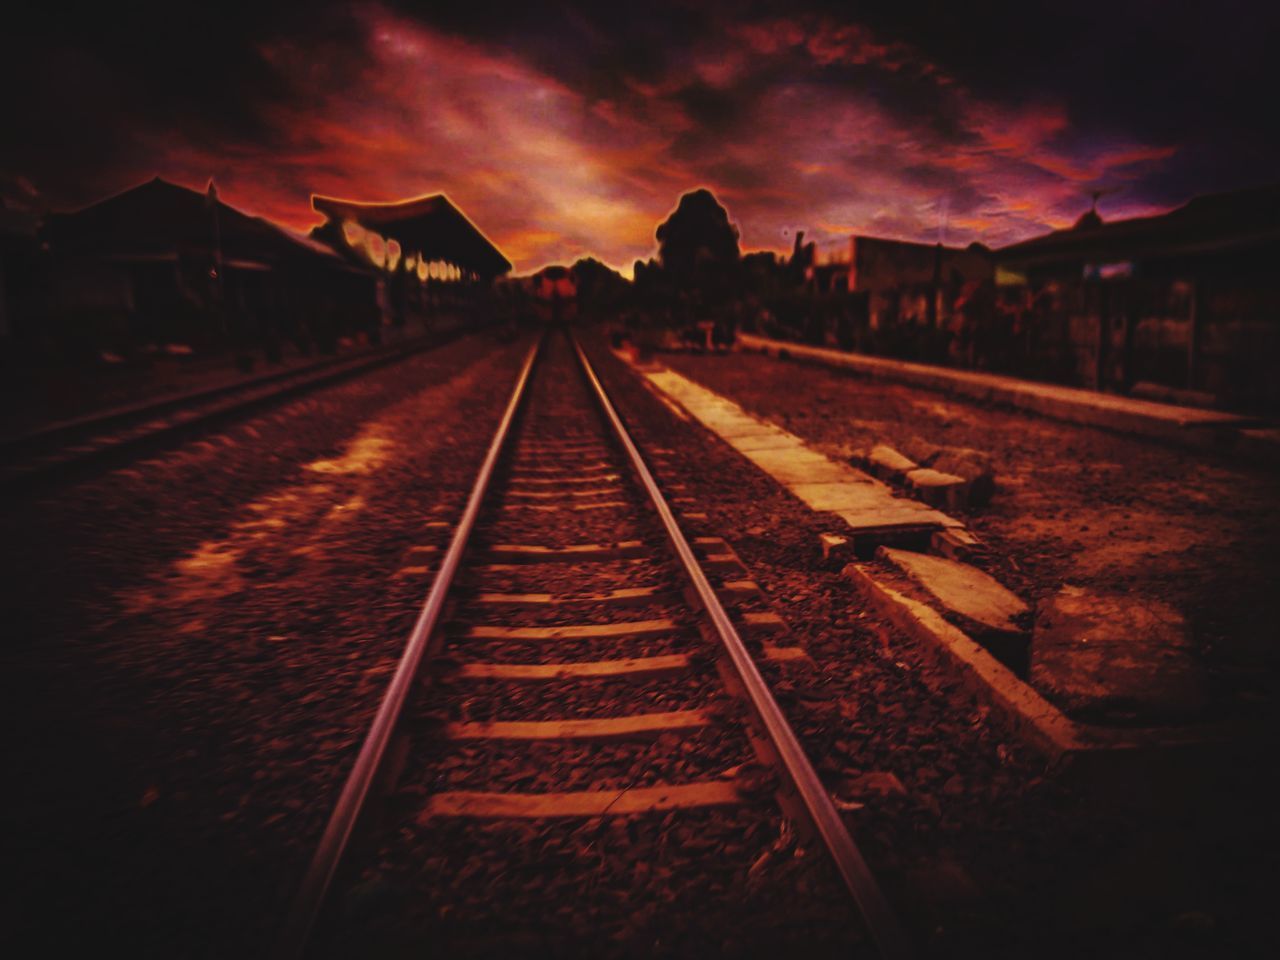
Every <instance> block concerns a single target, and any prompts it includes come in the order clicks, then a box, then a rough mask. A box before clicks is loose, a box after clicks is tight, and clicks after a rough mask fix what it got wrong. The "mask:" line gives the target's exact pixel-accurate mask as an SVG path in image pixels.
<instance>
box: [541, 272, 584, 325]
mask: <svg viewBox="0 0 1280 960" xmlns="http://www.w3.org/2000/svg"><path fill="white" fill-rule="evenodd" d="M530 279H531V286H532V294H533V309H534V313H535V314H536V315H537V317H538V319H539V320H541V321H542V322H543V323H557V324H558V323H572V322H573V321H574V320H576V319H577V316H578V278H577V276H576V275H575V274H574V272H573V270H571V269H570V268H569V267H561V266H553V267H544V268H543V269H541V270H539V271H538V272H537V273H535V274H534V275H533V276H532V277H531V278H530Z"/></svg>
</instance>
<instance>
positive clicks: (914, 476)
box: [906, 467, 969, 510]
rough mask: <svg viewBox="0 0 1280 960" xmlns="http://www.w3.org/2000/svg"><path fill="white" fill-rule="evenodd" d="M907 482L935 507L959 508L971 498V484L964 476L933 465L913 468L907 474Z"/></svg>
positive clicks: (926, 501)
mask: <svg viewBox="0 0 1280 960" xmlns="http://www.w3.org/2000/svg"><path fill="white" fill-rule="evenodd" d="M906 483H907V488H908V489H909V490H910V491H911V492H912V493H913V494H915V495H916V496H917V497H919V498H920V499H921V500H923V501H924V502H925V503H927V504H930V505H932V506H935V507H943V508H945V509H947V510H958V509H960V508H961V507H963V506H965V504H966V503H968V500H969V497H968V491H969V484H968V483H967V482H965V479H964V478H963V477H957V476H956V475H955V474H953V473H943V472H942V471H941V470H934V469H933V468H932V467H920V468H919V469H916V470H912V471H911V472H910V473H908V474H907V476H906Z"/></svg>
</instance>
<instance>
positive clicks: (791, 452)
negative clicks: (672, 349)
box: [639, 370, 963, 550]
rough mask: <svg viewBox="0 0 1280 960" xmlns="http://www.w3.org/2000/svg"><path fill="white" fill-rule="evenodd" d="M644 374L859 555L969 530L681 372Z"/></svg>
mask: <svg viewBox="0 0 1280 960" xmlns="http://www.w3.org/2000/svg"><path fill="white" fill-rule="evenodd" d="M639 372H640V373H641V375H642V376H643V377H644V378H645V379H646V382H647V383H648V384H649V385H650V386H651V387H654V388H657V389H658V390H660V391H662V393H663V394H664V395H666V396H668V397H669V398H671V399H672V400H674V401H676V402H678V403H679V404H680V405H681V407H682V408H683V409H684V410H686V411H687V412H688V413H689V414H691V415H692V416H693V417H694V418H695V419H696V420H698V421H699V422H700V423H702V425H703V426H705V427H706V428H707V429H709V430H710V431H712V432H713V433H715V434H717V435H718V436H720V437H721V438H722V439H723V440H725V442H726V443H728V444H729V445H730V446H732V447H734V448H735V449H736V450H738V452H739V453H741V454H742V455H743V456H745V457H746V458H747V459H748V460H750V461H751V462H752V463H754V464H755V465H756V466H757V467H759V468H760V469H761V470H763V471H764V472H765V473H767V474H769V475H770V476H771V477H773V478H774V479H775V480H777V481H778V482H779V483H781V484H782V485H783V486H785V487H786V488H787V489H788V490H789V491H790V492H791V493H793V494H795V496H796V497H798V498H799V499H800V500H801V501H802V502H804V503H805V504H806V505H808V506H809V507H810V508H811V509H813V510H821V511H824V512H831V513H835V514H836V515H837V516H839V517H840V518H841V519H842V520H844V521H845V523H846V524H848V525H849V526H850V527H851V528H852V529H853V532H854V533H855V534H856V535H857V542H858V549H859V550H862V549H874V548H875V545H876V543H877V542H883V541H882V540H880V539H879V537H880V535H881V533H883V532H886V531H889V532H895V531H902V530H908V531H911V532H913V533H915V532H922V533H925V534H926V535H927V532H928V531H930V530H932V529H941V528H961V529H962V528H963V524H961V523H960V522H959V521H958V520H955V519H953V518H952V517H949V516H947V515H946V514H944V513H941V512H940V511H938V510H934V509H932V508H931V507H929V506H927V505H926V504H923V503H920V502H918V501H915V500H910V499H906V498H902V497H895V496H894V495H893V491H892V490H891V489H890V488H889V487H888V486H886V485H885V484H884V483H882V482H880V481H879V480H877V479H875V478H874V477H872V476H871V475H870V474H868V473H865V472H863V471H861V470H858V469H855V468H854V467H851V466H849V465H847V464H844V463H839V462H837V461H835V460H832V459H831V458H830V457H827V456H824V455H823V454H821V453H819V452H817V451H816V450H812V449H810V448H809V447H808V446H806V445H805V443H804V441H803V440H801V439H800V438H799V437H797V436H795V435H794V434H792V433H789V432H787V431H786V430H783V429H781V428H780V427H776V426H774V425H773V424H770V423H767V422H766V421H764V420H760V419H758V418H756V417H753V416H751V415H750V414H749V413H747V412H746V411H745V410H743V409H742V408H741V407H740V406H738V405H737V404H735V403H732V402H731V401H728V400H726V399H724V398H723V397H721V396H719V395H718V394H716V393H715V392H714V391H711V390H708V389H706V388H705V387H703V386H701V385H700V384H697V383H694V382H693V381H692V380H689V379H687V378H686V377H683V376H681V375H680V374H678V373H676V372H675V371H672V370H662V371H649V370H639ZM886 449H887V448H886ZM902 459H903V460H904V461H905V462H907V463H910V461H906V460H905V458H902ZM911 466H913V467H914V466H915V464H911ZM864 541H865V543H864ZM867 544H869V546H867Z"/></svg>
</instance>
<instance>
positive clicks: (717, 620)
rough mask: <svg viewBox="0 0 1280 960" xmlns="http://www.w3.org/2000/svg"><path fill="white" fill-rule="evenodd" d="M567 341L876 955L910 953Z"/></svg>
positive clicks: (586, 364) (585, 364)
mask: <svg viewBox="0 0 1280 960" xmlns="http://www.w3.org/2000/svg"><path fill="white" fill-rule="evenodd" d="M573 346H574V349H575V350H576V351H577V354H578V361H579V363H580V364H581V365H582V369H583V372H584V373H585V374H586V377H587V380H588V382H590V384H591V386H592V387H593V389H594V391H595V394H596V399H597V400H598V401H599V403H600V406H601V408H602V409H603V410H604V413H605V416H606V419H607V420H608V421H609V423H610V424H611V425H612V427H613V430H614V433H615V435H616V436H617V439H618V441H619V442H620V443H621V444H622V447H623V449H624V450H625V451H626V454H627V457H628V458H629V459H630V461H631V465H632V466H633V467H634V468H635V471H636V474H637V476H639V478H640V481H641V483H642V484H643V485H644V488H645V492H646V493H647V494H648V495H649V499H650V501H652V503H653V505H654V507H655V508H656V509H657V511H658V515H659V516H660V517H661V518H662V524H663V526H664V527H665V528H666V532H667V537H668V539H669V540H670V541H671V544H672V546H673V547H674V548H675V551H676V553H677V555H678V556H679V557H680V562H681V564H682V565H683V566H684V569H685V573H687V574H688V576H689V579H690V581H692V583H693V586H694V588H695V589H696V590H697V593H698V597H699V599H700V600H701V601H702V605H703V607H704V608H705V609H706V611H707V614H708V616H709V617H710V618H711V622H712V625H713V626H714V627H715V629H716V633H717V634H718V635H719V637H720V641H721V643H722V644H723V645H724V648H725V652H726V653H727V654H728V656H729V660H730V662H731V663H732V665H733V668H734V671H735V672H736V673H737V675H738V678H739V680H740V681H741V682H742V685H743V687H744V689H745V690H746V693H747V696H748V698H749V699H750V701H751V705H752V707H753V708H754V709H755V711H756V714H757V716H759V718H760V721H761V723H762V724H763V725H764V727H765V731H766V732H767V734H768V736H769V739H770V741H771V742H772V744H773V747H774V749H775V750H776V751H777V753H778V756H779V757H780V758H781V760H782V763H783V765H784V766H785V768H786V771H787V774H788V776H789V777H790V778H791V781H792V783H793V784H794V786H795V788H796V791H797V793H799V795H800V798H801V801H802V802H803V803H804V806H805V809H806V811H807V812H808V814H809V816H810V817H811V818H812V820H813V824H814V826H815V827H816V829H817V831H818V833H819V835H820V836H821V837H822V839H823V842H824V844H825V845H826V847H827V850H828V852H830V854H831V857H832V859H833V860H834V861H835V864H836V868H837V869H838V870H839V872H840V876H841V877H842V879H843V880H844V883H845V886H846V887H847V888H848V890H849V892H850V894H852V896H853V899H854V902H855V903H856V904H857V906H858V910H859V912H860V913H861V914H862V918H863V920H864V921H865V923H866V925H867V930H868V932H869V933H870V934H871V938H872V940H873V941H875V944H876V947H877V948H878V950H879V952H880V955H881V956H882V957H886V958H893V960H897V958H902V957H909V956H912V955H913V953H914V951H913V950H912V947H911V942H910V940H909V939H908V938H907V935H906V933H905V931H904V930H903V928H902V926H901V924H900V923H899V922H898V918H897V916H896V915H895V914H894V912H893V909H892V908H891V907H890V906H889V902H888V900H886V899H885V897H884V894H883V893H882V892H881V891H880V885H879V884H878V883H877V882H876V879H875V877H874V876H873V875H872V873H871V869H870V867H868V866H867V862H866V860H865V859H863V856H862V852H861V851H860V850H859V849H858V847H857V844H855V843H854V841H853V837H851V836H850V835H849V831H848V830H847V829H846V828H845V825H844V821H843V820H841V818H840V813H839V811H837V810H836V808H835V804H833V803H832V802H831V795H830V794H829V793H827V790H826V788H825V787H824V786H823V785H822V781H821V780H820V779H819V778H818V774H817V771H815V770H814V769H813V764H811V763H810V762H809V758H808V756H806V755H805V752H804V748H803V747H801V745H800V741H799V740H798V739H797V738H796V735H795V733H794V731H792V729H791V725H790V724H789V723H788V722H787V719H786V717H785V716H784V715H783V713H782V710H781V708H779V706H778V703H777V701H776V700H774V698H773V694H772V693H770V691H769V686H768V684H767V683H766V682H765V680H764V678H763V677H762V676H761V675H760V671H759V670H758V669H757V668H756V665H755V662H754V661H753V660H752V657H751V654H750V653H748V652H747V648H746V646H745V645H744V644H743V642H742V637H741V636H739V634H738V630H737V628H736V627H735V626H734V625H733V621H732V620H731V619H730V618H729V614H728V613H727V612H726V611H725V609H724V607H723V605H721V603H720V598H719V597H718V596H716V592H715V589H714V588H713V587H712V586H711V583H710V582H709V581H708V580H707V576H706V574H705V573H703V571H702V567H701V566H700V565H699V563H698V560H697V557H695V556H694V553H693V549H692V548H691V547H690V546H689V541H688V540H686V539H685V536H684V534H683V533H682V532H681V530H680V526H679V524H678V523H677V522H676V518H675V515H674V514H673V513H672V511H671V508H670V507H669V506H668V505H667V502H666V499H665V498H664V497H663V495H662V491H661V490H660V489H659V488H658V484H657V482H656V481H655V480H654V478H653V474H652V473H650V472H649V468H648V466H647V465H646V464H645V462H644V458H643V457H642V456H641V455H640V451H639V450H638V449H637V448H636V445H635V443H634V442H633V441H632V439H631V436H630V434H629V433H628V432H627V428H626V427H625V426H624V425H623V423H622V419H621V418H620V417H619V416H618V412H617V410H615V409H614V406H613V403H612V401H610V399H609V394H608V392H607V391H606V390H605V388H604V385H603V384H602V383H601V382H600V378H599V377H597V376H596V372H595V370H594V369H593V368H592V366H591V362H590V361H589V360H588V359H587V355H586V353H584V352H583V350H582V346H581V345H580V344H579V343H578V341H577V339H576V338H573Z"/></svg>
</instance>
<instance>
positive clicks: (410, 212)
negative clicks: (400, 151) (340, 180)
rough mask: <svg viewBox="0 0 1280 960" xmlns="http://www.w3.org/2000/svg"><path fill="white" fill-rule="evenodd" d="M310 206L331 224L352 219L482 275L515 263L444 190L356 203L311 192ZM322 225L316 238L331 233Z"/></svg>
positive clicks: (429, 256)
mask: <svg viewBox="0 0 1280 960" xmlns="http://www.w3.org/2000/svg"><path fill="white" fill-rule="evenodd" d="M311 206H312V207H314V208H315V210H316V211H317V212H319V213H323V214H324V215H325V216H326V217H328V218H329V220H330V223H332V224H341V222H342V221H344V220H351V221H354V222H355V223H358V224H360V226H362V227H364V228H366V229H369V230H373V231H375V232H377V233H379V234H381V235H382V236H384V237H388V238H392V239H394V240H396V241H397V242H398V243H399V244H400V246H401V247H402V248H403V249H404V250H405V252H406V253H408V252H412V251H417V252H419V253H421V254H422V256H423V257H425V258H426V259H427V260H447V261H449V262H450V263H453V264H456V265H457V266H459V267H462V268H463V269H465V270H471V271H474V272H475V273H479V274H481V275H483V276H489V277H493V276H498V275H499V274H503V273H507V272H508V271H510V270H511V262H510V261H509V260H507V258H506V257H505V256H503V255H502V251H501V250H499V249H498V248H497V246H496V245H495V244H494V243H493V242H492V241H490V240H489V238H488V237H486V236H485V235H484V233H483V232H482V231H481V230H480V228H479V227H477V226H476V225H475V224H474V223H472V222H471V220H470V219H468V217H467V216H466V214H464V213H463V212H462V211H461V210H459V209H458V208H457V207H455V206H454V205H453V204H452V203H450V202H449V198H448V197H446V196H445V195H444V194H442V193H436V194H432V195H430V196H425V197H418V198H416V199H413V200H404V201H401V202H398V203H357V202H356V201H354V200H339V199H337V198H336V197H322V196H318V195H316V196H312V198H311ZM328 226H329V225H328V224H326V225H325V226H324V227H318V228H317V229H316V230H315V231H314V232H313V236H322V237H323V236H328V237H333V238H334V239H335V242H336V241H337V239H338V238H337V236H336V234H335V233H334V232H333V231H332V229H328V230H326V227H328Z"/></svg>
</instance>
